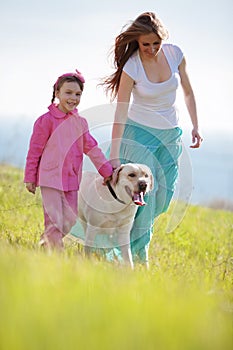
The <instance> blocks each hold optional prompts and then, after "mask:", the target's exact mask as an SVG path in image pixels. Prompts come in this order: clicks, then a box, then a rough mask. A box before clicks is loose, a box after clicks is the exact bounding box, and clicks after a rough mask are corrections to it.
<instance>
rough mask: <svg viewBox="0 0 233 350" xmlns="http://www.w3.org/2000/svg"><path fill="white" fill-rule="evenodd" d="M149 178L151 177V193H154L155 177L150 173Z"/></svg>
mask: <svg viewBox="0 0 233 350" xmlns="http://www.w3.org/2000/svg"><path fill="white" fill-rule="evenodd" d="M149 177H150V191H152V190H153V189H154V176H153V175H152V172H151V171H150V173H149Z"/></svg>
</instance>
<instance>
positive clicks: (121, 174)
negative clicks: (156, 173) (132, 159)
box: [78, 163, 153, 268]
mask: <svg viewBox="0 0 233 350" xmlns="http://www.w3.org/2000/svg"><path fill="white" fill-rule="evenodd" d="M152 189H153V176H152V173H151V170H150V169H149V167H147V166H146V165H144V164H135V163H127V164H123V165H121V166H120V167H119V168H117V169H116V170H115V171H114V173H113V176H112V180H111V181H110V182H109V183H108V184H107V185H104V184H103V178H102V177H101V176H100V175H99V174H96V173H93V172H86V173H84V174H83V177H82V181H81V185H80V189H79V199H78V215H79V220H80V222H81V224H82V225H83V227H84V231H85V253H86V254H87V255H89V254H90V250H91V247H95V243H94V242H95V237H96V235H97V234H107V235H110V237H113V236H114V237H116V238H117V242H118V246H120V247H121V253H122V258H123V260H124V262H126V263H128V264H129V265H130V266H131V267H132V268H133V261H132V254H131V250H130V230H131V228H132V225H133V220H134V216H135V214H136V211H137V208H138V206H141V205H145V204H146V203H145V202H144V195H145V194H146V193H148V192H149V191H151V190H152Z"/></svg>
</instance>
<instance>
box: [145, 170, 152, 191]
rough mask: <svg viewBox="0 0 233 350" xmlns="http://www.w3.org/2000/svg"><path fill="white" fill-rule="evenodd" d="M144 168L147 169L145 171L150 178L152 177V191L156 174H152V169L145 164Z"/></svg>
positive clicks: (150, 189) (150, 188)
mask: <svg viewBox="0 0 233 350" xmlns="http://www.w3.org/2000/svg"><path fill="white" fill-rule="evenodd" d="M144 169H145V172H146V173H147V174H148V176H149V179H150V187H149V191H152V190H153V188H154V176H153V174H152V171H151V169H150V168H149V167H148V166H147V165H144Z"/></svg>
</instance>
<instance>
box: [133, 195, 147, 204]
mask: <svg viewBox="0 0 233 350" xmlns="http://www.w3.org/2000/svg"><path fill="white" fill-rule="evenodd" d="M133 201H134V203H135V204H136V205H140V206H143V205H145V204H146V203H145V201H144V197H143V192H141V193H134V195H133Z"/></svg>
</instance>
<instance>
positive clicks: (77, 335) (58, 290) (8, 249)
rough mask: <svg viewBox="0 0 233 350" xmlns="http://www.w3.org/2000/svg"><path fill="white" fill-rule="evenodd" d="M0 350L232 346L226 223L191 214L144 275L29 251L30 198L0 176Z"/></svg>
mask: <svg viewBox="0 0 233 350" xmlns="http://www.w3.org/2000/svg"><path fill="white" fill-rule="evenodd" d="M0 215H1V220H0V225H1V229H0V349H1V350H2V349H4V350H5V349H6V350H11V349H14V350H18V349H20V350H21V349H22V350H26V349H32V350H34V349H44V350H46V349H49V350H53V349H80V350H82V349H85V350H86V349H87V350H91V349H103V350H105V349H113V350H115V349H118V350H119V349H122V350H124V349H129V350H131V349H135V350H137V349H138V350H142V349H143V350H144V349H145V350H150V349H151V350H152V349H153V350H154V349H158V350H169V349H174V350H176V349H177V350H208V349H211V350H215V349H219V350H220V349H221V350H222V349H224V350H228V349H232V347H233V288H232V287H233V214H232V213H230V212H224V211H215V210H210V209H207V208H201V207H195V206H190V207H189V208H188V211H187V213H186V216H185V218H184V219H183V221H182V222H181V224H180V225H179V226H178V227H177V228H176V229H175V230H174V231H173V232H172V233H170V234H166V233H164V231H165V227H166V224H167V222H166V221H167V215H164V216H162V217H161V219H160V220H159V222H158V223H156V227H155V234H154V237H153V241H152V244H151V249H150V257H151V268H150V270H149V271H146V270H144V269H143V268H142V267H140V266H137V268H136V270H135V271H134V272H132V271H129V270H127V269H126V268H124V267H120V266H117V265H113V264H110V263H107V262H105V261H101V260H97V259H96V260H92V261H87V260H86V259H85V258H84V257H83V253H82V247H80V246H79V245H78V244H77V243H72V244H71V243H67V247H66V249H65V251H64V252H63V253H62V254H57V253H53V254H50V255H48V254H46V253H44V252H42V251H40V250H39V249H38V246H37V242H38V238H39V236H40V234H41V231H42V229H43V216H42V210H41V201H40V195H39V191H38V193H37V195H36V196H32V195H30V194H29V193H27V192H26V190H25V189H24V186H23V184H22V171H21V170H18V169H15V168H11V167H7V166H1V167H0Z"/></svg>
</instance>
